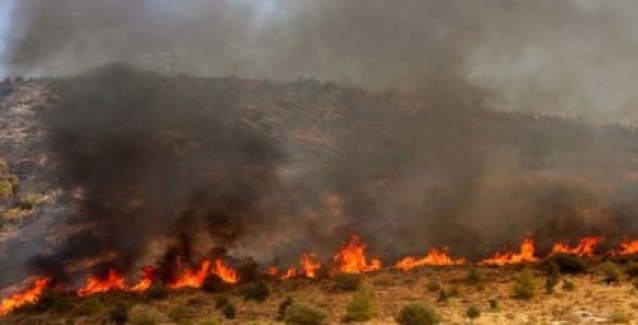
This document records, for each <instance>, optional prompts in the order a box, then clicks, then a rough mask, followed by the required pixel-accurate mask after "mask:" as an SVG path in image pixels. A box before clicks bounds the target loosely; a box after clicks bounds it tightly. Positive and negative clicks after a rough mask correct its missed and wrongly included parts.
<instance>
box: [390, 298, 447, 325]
mask: <svg viewBox="0 0 638 325" xmlns="http://www.w3.org/2000/svg"><path fill="white" fill-rule="evenodd" d="M396 321H397V323H399V324H400V325H434V324H438V323H439V322H441V316H440V315H439V313H438V312H437V311H436V310H435V309H434V307H432V306H430V305H428V304H426V303H424V302H413V303H410V304H409V305H407V306H405V307H403V308H402V309H401V311H399V314H398V315H397V317H396Z"/></svg>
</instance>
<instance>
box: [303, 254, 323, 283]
mask: <svg viewBox="0 0 638 325" xmlns="http://www.w3.org/2000/svg"><path fill="white" fill-rule="evenodd" d="M300 264H301V268H302V269H303V271H304V274H305V275H306V276H307V277H309V278H315V277H317V271H319V269H320V268H321V263H319V262H318V261H317V259H316V258H315V256H314V255H312V254H303V255H301V261H300Z"/></svg>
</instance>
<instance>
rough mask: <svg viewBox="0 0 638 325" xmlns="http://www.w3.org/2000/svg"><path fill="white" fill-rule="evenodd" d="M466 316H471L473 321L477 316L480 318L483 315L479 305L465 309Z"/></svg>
mask: <svg viewBox="0 0 638 325" xmlns="http://www.w3.org/2000/svg"><path fill="white" fill-rule="evenodd" d="M465 316H467V318H469V319H470V321H472V320H474V319H475V318H479V317H480V316H481V310H479V309H478V307H476V306H470V307H469V308H468V309H467V310H466V311H465Z"/></svg>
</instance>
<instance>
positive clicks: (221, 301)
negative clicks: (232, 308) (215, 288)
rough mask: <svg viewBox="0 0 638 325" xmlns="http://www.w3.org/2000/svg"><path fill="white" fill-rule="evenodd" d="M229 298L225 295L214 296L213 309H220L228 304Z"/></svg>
mask: <svg viewBox="0 0 638 325" xmlns="http://www.w3.org/2000/svg"><path fill="white" fill-rule="evenodd" d="M230 303H231V301H230V298H229V297H228V296H227V295H219V296H217V297H215V309H217V310H221V309H223V308H224V307H226V305H228V304H230Z"/></svg>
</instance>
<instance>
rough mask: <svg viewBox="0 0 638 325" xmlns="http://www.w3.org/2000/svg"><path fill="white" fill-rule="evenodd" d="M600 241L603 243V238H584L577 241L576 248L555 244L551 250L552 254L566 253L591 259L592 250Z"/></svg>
mask: <svg viewBox="0 0 638 325" xmlns="http://www.w3.org/2000/svg"><path fill="white" fill-rule="evenodd" d="M601 241H603V237H585V238H582V239H580V240H579V241H578V246H576V247H569V245H567V244H565V243H556V244H554V247H553V248H552V253H567V254H576V255H579V256H583V257H592V256H593V255H594V249H595V248H596V246H597V245H598V244H600V242H601Z"/></svg>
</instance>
